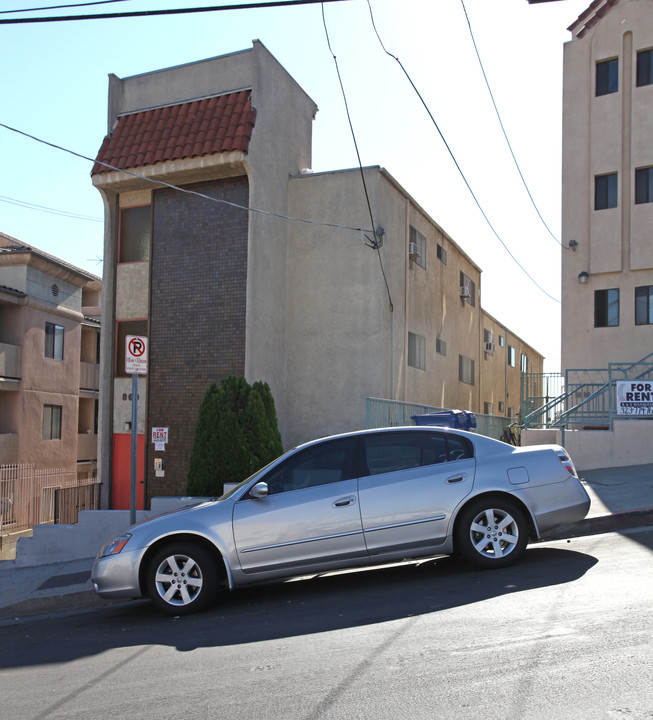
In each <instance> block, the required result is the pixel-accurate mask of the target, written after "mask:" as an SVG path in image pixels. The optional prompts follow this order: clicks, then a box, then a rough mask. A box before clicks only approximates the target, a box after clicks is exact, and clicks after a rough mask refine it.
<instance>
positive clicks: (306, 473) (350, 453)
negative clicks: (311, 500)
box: [264, 438, 354, 495]
mask: <svg viewBox="0 0 653 720" xmlns="http://www.w3.org/2000/svg"><path fill="white" fill-rule="evenodd" d="M353 477H354V440H353V439H352V438H346V439H344V440H334V441H331V442H325V443H323V444H321V445H315V446H313V447H310V448H307V449H306V450H304V451H302V452H299V453H297V454H296V455H293V456H292V457H290V458H288V460H286V461H285V462H283V463H281V465H279V466H278V467H276V468H275V469H274V470H273V471H272V472H271V473H270V474H269V475H267V476H266V477H265V478H264V480H265V482H266V483H267V484H268V491H269V493H270V494H271V495H272V494H276V493H281V492H290V491H291V490H304V489H306V488H310V487H317V486H318V485H328V484H331V483H336V482H340V481H341V480H350V479H351V478H353Z"/></svg>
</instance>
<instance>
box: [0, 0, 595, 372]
mask: <svg viewBox="0 0 653 720" xmlns="http://www.w3.org/2000/svg"><path fill="white" fill-rule="evenodd" d="M59 1H60V2H62V1H63V0H59ZM40 4H46V3H33V4H30V2H29V0H27V2H24V0H5V2H4V3H3V4H2V9H4V10H8V9H11V8H27V7H33V6H38V5H40ZM204 4H206V5H209V4H218V5H220V4H228V2H224V1H223V0H213V2H210V3H209V2H207V3H202V2H197V0H191V2H184V0H176V1H172V2H171V1H170V0H147V1H145V0H125V2H121V3H116V4H113V5H105V6H98V7H95V8H88V9H87V10H88V11H92V12H115V11H117V10H125V11H128V10H134V9H153V8H166V7H170V8H175V7H193V6H201V5H204ZM588 4H589V1H588V0H580V1H579V0H564V1H561V2H551V3H544V4H539V5H529V4H528V3H527V0H464V8H466V10H467V16H468V18H469V21H470V24H471V27H472V30H473V32H474V37H475V39H476V43H477V46H478V50H479V53H480V56H481V59H482V61H483V64H484V68H485V73H486V75H487V77H488V80H489V82H490V85H491V87H492V90H493V93H494V97H495V101H496V103H497V106H498V108H499V111H500V113H501V117H502V120H503V123H504V126H505V129H506V132H507V134H508V137H509V139H510V142H511V144H512V147H513V151H514V153H515V156H516V157H517V160H518V162H519V164H520V167H521V170H522V173H523V175H524V177H525V178H526V181H527V183H528V186H529V189H530V191H531V194H532V196H533V197H534V199H535V202H536V203H537V206H538V208H539V210H540V212H541V214H542V216H543V217H544V219H545V221H546V223H547V225H548V226H549V228H550V229H551V230H552V231H553V233H554V234H555V236H556V237H557V238H558V239H561V240H562V241H563V242H565V244H566V242H567V241H568V240H569V238H560V196H561V190H560V175H561V123H562V53H563V44H564V42H566V41H567V40H569V39H570V33H569V32H568V31H567V29H566V28H567V27H568V26H569V25H570V24H571V23H572V22H573V21H574V20H575V19H576V18H577V17H578V15H579V14H580V13H581V12H582V11H583V10H584V9H585V8H586V7H587V5H588ZM370 5H371V8H372V12H373V14H374V20H375V23H376V27H377V30H378V31H379V34H380V36H381V39H382V40H383V43H384V44H385V46H386V48H387V49H388V50H389V51H390V52H391V53H392V54H393V55H396V56H397V57H399V59H400V60H401V62H402V64H403V65H404V67H405V68H406V70H407V71H408V73H409V74H410V75H411V77H412V79H413V82H414V83H415V85H416V86H417V88H418V89H419V90H420V92H421V93H422V95H423V97H424V100H425V101H426V103H427V105H428V106H429V109H430V110H431V113H432V114H433V116H434V117H435V120H436V121H437V123H438V125H439V127H440V130H441V131H442V134H443V135H444V137H445V139H446V141H447V143H448V145H449V146H450V148H451V150H452V152H453V154H454V155H455V157H456V160H457V162H458V164H459V165H460V167H461V168H462V170H463V172H464V174H465V176H466V177H467V180H468V182H469V184H470V186H471V187H472V189H473V191H474V193H475V194H476V196H477V198H478V200H479V202H480V204H481V206H482V208H483V210H484V211H485V213H486V214H487V216H488V218H489V219H490V221H491V223H492V225H493V227H494V228H495V230H496V231H497V233H498V234H499V235H500V237H501V239H502V240H503V242H504V243H505V245H506V246H507V247H508V249H509V250H510V253H512V254H513V255H514V257H515V258H516V259H517V260H518V261H519V263H520V264H521V265H522V266H523V267H524V268H525V269H526V270H527V272H528V273H529V274H530V275H531V276H532V278H533V279H534V280H535V283H537V284H538V285H540V286H541V287H542V288H543V289H544V290H545V291H546V293H548V295H552V296H553V297H555V298H558V299H559V297H560V258H561V252H562V253H564V252H568V251H565V250H561V248H560V245H559V244H558V243H557V242H556V241H555V240H554V239H553V238H552V237H551V235H550V234H549V232H548V231H547V229H546V228H545V227H544V225H543V224H542V222H541V221H540V219H539V218H538V216H537V214H536V212H535V210H534V209H533V206H532V204H531V201H530V199H529V198H528V195H527V193H526V191H525V189H524V187H523V185H522V182H521V180H520V178H519V175H518V174H517V171H516V169H515V166H514V163H513V160H512V158H511V156H510V152H509V150H508V147H507V145H506V143H505V140H504V138H503V134H502V132H501V129H500V127H499V124H498V121H497V119H496V115H495V113H494V109H493V107H492V103H491V99H490V96H489V94H488V91H487V88H486V86H485V82H484V80H483V75H482V72H481V69H480V66H479V64H478V60H477V58H476V54H475V51H474V47H473V45H472V41H471V36H470V32H469V27H468V24H467V19H466V17H465V12H464V9H463V2H462V0H370ZM82 10H83V9H82ZM66 12H67V13H69V14H70V13H71V12H74V13H79V12H80V9H75V10H72V11H71V10H69V11H66ZM35 14H36V15H44V14H46V12H40V13H35ZM47 14H50V15H51V14H54V13H53V11H47ZM60 14H62V13H60ZM324 15H325V18H326V23H327V27H328V31H329V37H330V42H331V47H332V49H333V52H334V53H335V54H336V57H337V60H338V66H339V69H340V73H341V76H342V80H343V84H344V87H345V91H346V93H347V101H348V103H349V109H350V112H351V116H352V122H353V125H354V130H355V132H356V137H357V142H358V147H359V151H360V154H361V160H362V162H363V164H364V165H381V166H382V167H384V168H386V169H387V170H388V172H390V173H391V174H392V175H393V176H394V177H395V179H396V180H397V181H398V182H399V183H400V184H401V185H402V186H403V187H404V188H405V189H406V190H407V191H408V192H409V193H410V194H411V195H412V196H413V197H414V198H415V199H416V200H417V202H419V203H420V204H421V205H422V207H423V208H424V209H425V210H426V211H427V212H428V213H429V214H430V215H431V217H432V218H433V219H434V220H435V221H436V222H437V223H438V224H439V225H441V226H442V228H443V229H444V230H445V231H446V232H447V233H448V234H449V235H450V236H451V237H452V238H453V240H454V241H455V242H457V243H458V244H459V245H460V246H461V247H462V248H463V250H465V252H467V253H468V254H469V255H470V256H471V258H472V259H473V260H474V261H475V262H476V263H477V264H478V265H479V266H480V267H481V269H482V270H483V275H482V299H481V302H482V305H483V307H484V308H485V309H486V310H487V311H488V312H490V313H491V314H493V315H494V316H495V317H496V318H497V319H498V320H500V321H501V322H503V323H505V324H506V325H508V327H509V328H511V329H512V330H513V331H515V332H516V333H517V334H519V335H520V336H521V337H522V338H523V339H524V340H526V341H527V342H528V343H530V344H531V345H533V346H534V347H535V348H536V349H537V350H538V351H539V352H542V353H543V354H545V355H546V357H547V366H546V369H547V370H551V371H554V370H558V369H559V356H560V305H559V304H558V303H557V302H555V301H553V300H551V299H550V298H549V297H548V295H547V294H546V293H544V292H542V290H540V289H539V288H538V287H537V285H536V284H535V283H534V282H533V281H532V280H530V279H529V278H528V277H527V276H526V274H525V273H524V272H523V271H522V270H521V269H520V268H519V267H518V265H517V264H516V263H515V262H514V261H513V260H512V259H511V257H510V255H509V253H508V252H507V251H506V250H505V249H504V247H503V246H502V245H501V243H500V242H499V240H497V238H496V237H495V235H494V233H493V232H492V230H491V229H490V228H489V226H488V225H487V223H486V221H485V220H484V219H483V216H482V215H481V213H480V212H479V210H478V208H477V206H476V204H475V202H474V200H473V198H472V197H471V195H470V194H469V191H468V190H467V188H466V186H465V184H464V182H463V180H462V179H461V177H460V175H459V173H458V171H457V169H456V167H455V165H454V163H453V161H452V160H451V157H450V155H449V153H448V152H447V150H446V148H445V146H444V144H443V142H442V140H441V139H440V136H439V135H438V133H437V131H436V129H435V128H434V126H433V124H432V122H431V120H430V119H429V117H428V115H427V113H426V111H425V110H424V108H423V106H422V104H421V102H420V101H419V99H418V98H417V96H416V95H415V93H414V91H413V90H412V88H411V87H410V85H409V83H408V81H407V80H406V78H405V76H404V74H403V72H402V71H401V68H400V67H399V66H398V64H397V63H396V61H395V60H393V59H392V58H390V57H388V55H386V54H385V52H384V51H383V49H382V47H381V46H380V44H379V41H378V39H377V37H376V35H375V33H374V30H373V27H372V24H371V21H370V11H369V8H368V3H367V0H349V1H348V2H336V3H329V4H327V5H325V6H324ZM2 17H9V16H7V15H0V18H2ZM253 39H258V40H260V41H261V42H263V44H264V45H265V46H266V47H267V48H268V49H269V50H270V52H272V54H273V55H274V56H275V57H276V58H277V59H278V60H279V62H280V63H281V64H282V65H283V66H284V67H285V68H286V69H287V70H288V72H289V73H290V74H291V75H292V76H293V77H294V78H295V79H296V80H297V82H298V83H299V84H300V85H301V86H302V87H303V88H304V89H305V91H306V92H307V93H308V94H309V95H310V96H311V98H312V99H313V100H314V101H315V102H316V103H317V105H318V107H319V112H318V114H317V118H316V121H315V123H314V127H313V170H315V171H324V170H333V169H339V168H349V167H354V166H356V165H357V159H356V154H355V149H354V145H353V141H352V138H351V134H350V130H349V125H348V122H347V118H346V115H345V110H344V104H343V99H342V95H341V91H340V86H339V83H338V78H337V75H336V70H335V64H334V61H333V58H332V56H331V53H330V52H329V48H328V45H327V40H326V35H325V30H324V25H323V20H322V9H321V6H320V5H310V6H301V7H295V8H277V9H261V10H242V11H229V12H217V13H210V14H200V15H183V16H170V17H167V18H161V17H156V18H151V17H150V18H147V17H146V18H135V19H121V20H102V21H79V22H67V23H52V24H31V25H4V26H2V25H0V46H1V47H2V60H1V61H0V62H2V83H1V84H0V123H3V124H4V125H8V126H11V127H13V128H16V129H18V130H20V131H22V132H25V133H28V134H31V135H34V136H36V137H38V138H40V139H42V140H45V141H48V142H50V143H53V144H55V145H59V146H61V147H64V148H67V149H69V150H72V151H74V152H76V153H79V154H81V155H86V156H89V157H94V156H95V155H96V153H97V151H98V149H99V147H100V144H101V142H102V139H103V137H104V135H105V134H106V131H107V119H106V117H107V109H106V108H107V90H108V80H107V76H108V75H109V74H110V73H114V74H116V75H118V76H119V77H128V76H130V75H136V74H139V73H143V72H147V71H150V70H156V69H159V68H164V67H170V66H173V65H178V64H181V63H187V62H192V61H195V60H200V59H202V58H207V57H214V56H217V55H222V54H224V53H229V52H234V51H237V50H242V49H245V48H248V47H251V43H252V40H253ZM0 162H1V163H2V164H1V166H0V231H2V232H5V233H8V234H9V235H12V236H14V237H16V238H18V239H19V240H22V241H23V242H26V243H28V244H31V245H35V246H36V247H39V248H41V249H43V250H45V251H46V252H49V253H51V254H53V255H56V256H58V257H61V258H62V259H64V260H66V261H67V262H70V263H72V264H74V265H77V266H78V267H81V268H84V269H85V270H88V271H89V272H93V273H95V274H98V275H101V274H102V264H101V262H99V260H100V259H101V257H102V238H103V225H102V222H100V220H101V219H102V214H103V208H102V202H101V200H100V195H99V193H98V192H97V191H96V190H95V189H94V188H93V187H92V185H91V181H90V171H91V163H89V162H87V161H86V160H83V159H80V158H78V157H74V156H72V155H70V154H68V153H65V152H63V151H61V150H57V149H55V148H51V147H48V146H45V145H43V144H41V143H38V142H36V141H34V140H31V139H28V138H26V137H24V136H21V135H19V134H17V133H15V132H12V131H9V130H7V129H5V128H4V127H0ZM15 201H18V202H20V203H29V204H32V205H38V206H42V207H46V208H51V209H55V210H58V211H62V212H65V213H69V214H74V215H80V216H84V217H88V218H94V219H95V220H92V219H91V220H89V219H79V218H73V217H68V216H63V215H58V214H54V213H51V212H43V211H41V210H37V209H34V208H27V207H25V206H22V205H16V204H15ZM334 221H335V222H337V221H338V218H334Z"/></svg>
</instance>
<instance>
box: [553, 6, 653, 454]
mask: <svg viewBox="0 0 653 720" xmlns="http://www.w3.org/2000/svg"><path fill="white" fill-rule="evenodd" d="M569 30H570V32H571V34H572V39H571V40H570V41H569V42H568V43H567V44H566V45H565V48H564V103H563V154H562V169H563V174H562V193H563V196H562V234H563V241H564V243H563V244H564V245H565V246H568V247H569V249H565V250H563V254H562V369H563V372H564V371H565V370H568V369H575V368H607V367H608V365H609V363H637V362H638V361H640V360H642V359H644V358H648V362H652V361H653V356H651V353H653V0H596V1H595V2H593V3H592V4H591V5H590V6H589V7H588V9H587V10H586V11H585V12H584V13H583V14H582V15H581V16H580V17H579V18H578V20H577V21H576V22H574V23H573V24H572V25H571V27H570V28H569ZM644 370H645V369H644V367H642V370H641V371H642V372H644ZM648 377H650V375H649V376H648ZM650 434H651V425H650V423H649V422H625V423H623V422H622V423H618V424H617V425H615V428H614V429H613V430H612V431H611V432H609V433H607V432H606V433H602V432H599V433H594V434H588V433H585V434H584V436H583V437H582V438H581V437H580V436H578V437H577V438H576V439H573V438H571V439H570V441H571V442H572V444H573V445H574V447H576V446H577V452H578V453H582V457H587V459H588V461H589V462H592V461H593V460H594V461H596V458H597V457H598V456H599V455H602V454H603V455H606V458H605V459H604V462H613V463H614V464H628V463H629V462H630V463H631V464H635V463H637V462H651V461H653V456H652V455H651V453H650ZM572 454H573V453H572ZM581 467H589V465H581Z"/></svg>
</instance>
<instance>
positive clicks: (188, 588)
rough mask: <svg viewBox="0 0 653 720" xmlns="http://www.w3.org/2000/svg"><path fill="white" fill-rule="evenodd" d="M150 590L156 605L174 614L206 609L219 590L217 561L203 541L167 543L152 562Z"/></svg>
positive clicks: (149, 576)
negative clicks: (200, 543) (202, 544)
mask: <svg viewBox="0 0 653 720" xmlns="http://www.w3.org/2000/svg"><path fill="white" fill-rule="evenodd" d="M147 592H148V594H149V596H150V598H151V599H152V602H153V603H154V605H156V606H157V607H158V608H159V609H160V610H163V611H164V612H166V613H169V614H172V615H188V614H190V613H194V612H199V611H200V610H204V609H206V608H207V607H208V606H209V605H210V604H211V603H212V602H214V600H215V598H216V595H217V592H218V577H217V570H216V566H215V562H214V560H213V558H212V557H211V555H210V554H209V553H208V552H207V551H206V550H204V548H202V547H200V546H199V545H195V544H193V543H176V544H172V545H167V546H165V547H163V548H162V549H161V550H159V551H158V552H157V553H156V554H155V555H154V556H153V558H152V560H151V562H150V564H149V568H148V571H147Z"/></svg>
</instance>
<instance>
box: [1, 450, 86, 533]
mask: <svg viewBox="0 0 653 720" xmlns="http://www.w3.org/2000/svg"><path fill="white" fill-rule="evenodd" d="M99 507H100V484H99V481H98V479H97V478H95V477H92V476H91V474H90V473H89V474H87V476H86V477H80V476H78V475H77V474H76V473H74V472H66V471H64V470H63V469H61V468H55V469H48V470H36V469H35V468H34V465H33V464H22V465H0V533H3V532H4V533H7V532H15V531H19V530H28V529H30V528H32V527H34V525H52V524H55V523H76V522H77V517H78V515H79V512H80V511H81V510H97V509H99Z"/></svg>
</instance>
